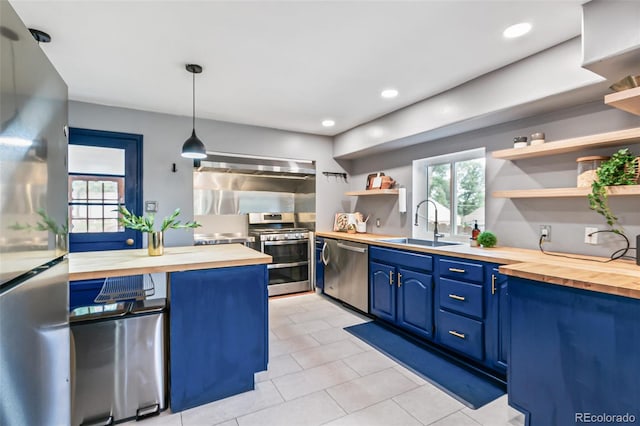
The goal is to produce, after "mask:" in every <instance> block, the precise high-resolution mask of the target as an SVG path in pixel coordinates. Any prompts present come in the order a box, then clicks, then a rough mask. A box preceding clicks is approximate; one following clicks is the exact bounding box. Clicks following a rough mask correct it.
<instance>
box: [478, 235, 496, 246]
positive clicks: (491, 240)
mask: <svg viewBox="0 0 640 426" xmlns="http://www.w3.org/2000/svg"><path fill="white" fill-rule="evenodd" d="M497 242H498V238H497V237H496V234H494V233H493V232H491V231H484V232H481V233H480V234H479V235H478V244H480V245H481V246H482V247H486V248H489V247H493V246H495V245H496V243H497Z"/></svg>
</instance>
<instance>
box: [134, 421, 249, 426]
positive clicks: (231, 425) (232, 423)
mask: <svg viewBox="0 0 640 426" xmlns="http://www.w3.org/2000/svg"><path fill="white" fill-rule="evenodd" d="M143 426H146V425H143ZM216 426H238V422H237V421H236V419H231V420H227V421H226V422H222V423H218V424H217V425H216Z"/></svg>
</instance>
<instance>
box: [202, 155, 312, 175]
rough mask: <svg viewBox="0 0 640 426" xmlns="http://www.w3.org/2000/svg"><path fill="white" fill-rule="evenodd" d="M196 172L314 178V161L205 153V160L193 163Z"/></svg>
mask: <svg viewBox="0 0 640 426" xmlns="http://www.w3.org/2000/svg"><path fill="white" fill-rule="evenodd" d="M195 167H196V171H199V172H200V171H212V172H219V173H236V174H245V175H256V176H284V177H287V178H296V177H299V178H305V177H311V176H315V174H316V165H315V162H314V161H309V160H294V159H287V158H273V157H258V156H252V155H239V154H229V153H222V152H207V158H205V159H203V160H200V162H199V163H197V162H196V163H195Z"/></svg>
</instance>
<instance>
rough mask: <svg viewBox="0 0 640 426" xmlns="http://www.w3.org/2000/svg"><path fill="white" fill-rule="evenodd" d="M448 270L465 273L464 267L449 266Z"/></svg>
mask: <svg viewBox="0 0 640 426" xmlns="http://www.w3.org/2000/svg"><path fill="white" fill-rule="evenodd" d="M449 272H459V273H461V274H464V273H465V270H464V269H459V268H449Z"/></svg>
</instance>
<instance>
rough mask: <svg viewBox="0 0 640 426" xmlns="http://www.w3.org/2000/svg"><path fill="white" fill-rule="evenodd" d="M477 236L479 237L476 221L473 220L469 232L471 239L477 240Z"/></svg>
mask: <svg viewBox="0 0 640 426" xmlns="http://www.w3.org/2000/svg"><path fill="white" fill-rule="evenodd" d="M478 235H480V228H478V221H477V220H474V224H473V229H472V230H471V238H472V239H474V240H477V239H478Z"/></svg>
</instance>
